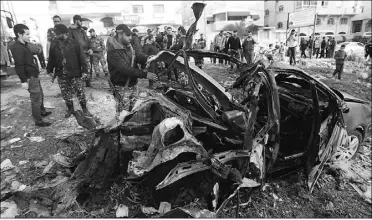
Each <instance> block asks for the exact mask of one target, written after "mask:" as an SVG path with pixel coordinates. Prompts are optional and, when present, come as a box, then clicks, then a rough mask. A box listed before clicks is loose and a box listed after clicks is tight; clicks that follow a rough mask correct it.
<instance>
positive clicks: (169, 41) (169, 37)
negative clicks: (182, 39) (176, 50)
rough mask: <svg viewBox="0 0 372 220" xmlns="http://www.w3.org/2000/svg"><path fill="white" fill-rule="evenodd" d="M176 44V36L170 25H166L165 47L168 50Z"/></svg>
mask: <svg viewBox="0 0 372 220" xmlns="http://www.w3.org/2000/svg"><path fill="white" fill-rule="evenodd" d="M175 44H176V36H175V35H174V34H173V32H172V28H171V27H167V32H166V35H165V49H166V50H170V49H171V48H172V47H173V46H174V45H175Z"/></svg>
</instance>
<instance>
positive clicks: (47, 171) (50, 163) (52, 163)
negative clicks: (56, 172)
mask: <svg viewBox="0 0 372 220" xmlns="http://www.w3.org/2000/svg"><path fill="white" fill-rule="evenodd" d="M55 163H56V162H54V161H50V162H49V164H48V166H46V167H45V168H44V170H43V174H46V173H49V171H50V169H52V167H53V166H54V164H55Z"/></svg>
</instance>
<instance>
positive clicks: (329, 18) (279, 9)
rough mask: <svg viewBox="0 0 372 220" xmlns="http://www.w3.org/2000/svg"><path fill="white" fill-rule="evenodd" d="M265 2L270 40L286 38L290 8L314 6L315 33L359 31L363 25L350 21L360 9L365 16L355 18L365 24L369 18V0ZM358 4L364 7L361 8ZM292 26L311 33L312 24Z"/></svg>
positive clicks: (299, 30)
mask: <svg viewBox="0 0 372 220" xmlns="http://www.w3.org/2000/svg"><path fill="white" fill-rule="evenodd" d="M264 4H265V19H264V20H265V21H264V24H265V27H271V29H270V31H268V32H270V34H267V36H268V37H270V40H273V39H276V40H280V41H285V37H286V29H287V20H288V13H290V12H298V11H304V13H305V11H306V10H307V9H314V10H315V12H316V14H317V18H316V21H315V23H316V26H315V33H317V34H318V35H338V34H351V33H355V32H357V31H354V29H355V30H361V31H360V32H362V30H364V29H365V28H364V29H361V28H359V29H358V28H354V29H353V24H356V23H357V22H355V21H353V20H355V19H354V17H355V16H357V15H359V14H363V11H364V16H361V17H360V20H362V21H358V22H359V23H360V22H362V23H363V24H365V25H364V26H367V22H368V18H369V20H370V19H371V2H370V1H265V3H264ZM361 6H363V7H364V10H363V7H361ZM368 8H369V10H368V12H367V9H368ZM368 13H369V14H368ZM369 24H370V23H369ZM354 26H356V25H354ZM369 27H370V25H369ZM295 29H296V30H297V31H298V32H299V33H303V34H306V35H307V36H309V35H311V34H312V33H313V28H310V27H300V28H295Z"/></svg>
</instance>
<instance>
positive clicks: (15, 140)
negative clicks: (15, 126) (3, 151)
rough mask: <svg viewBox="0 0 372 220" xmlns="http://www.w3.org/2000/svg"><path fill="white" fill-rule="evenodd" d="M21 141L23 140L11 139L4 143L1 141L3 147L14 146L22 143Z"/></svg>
mask: <svg viewBox="0 0 372 220" xmlns="http://www.w3.org/2000/svg"><path fill="white" fill-rule="evenodd" d="M20 140H21V138H13V139H10V140H8V141H4V140H2V141H1V147H6V146H9V145H11V144H14V143H16V142H18V141H20Z"/></svg>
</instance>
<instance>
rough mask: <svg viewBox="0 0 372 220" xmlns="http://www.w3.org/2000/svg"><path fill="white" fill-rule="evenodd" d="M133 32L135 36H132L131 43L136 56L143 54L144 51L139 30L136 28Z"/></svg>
mask: <svg viewBox="0 0 372 220" xmlns="http://www.w3.org/2000/svg"><path fill="white" fill-rule="evenodd" d="M132 32H133V35H132V39H131V41H130V43H131V44H132V47H133V49H134V51H136V54H141V53H143V51H142V45H141V39H140V38H139V36H138V30H137V29H135V28H134V29H133V30H132Z"/></svg>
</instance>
